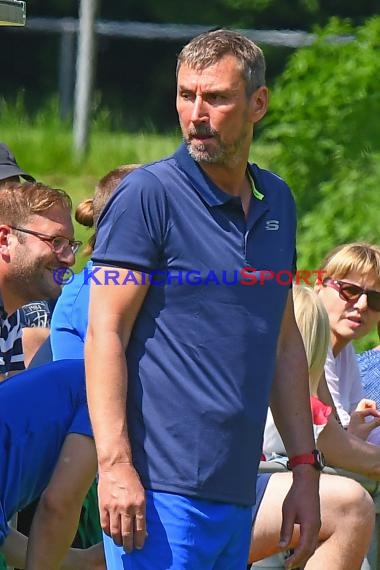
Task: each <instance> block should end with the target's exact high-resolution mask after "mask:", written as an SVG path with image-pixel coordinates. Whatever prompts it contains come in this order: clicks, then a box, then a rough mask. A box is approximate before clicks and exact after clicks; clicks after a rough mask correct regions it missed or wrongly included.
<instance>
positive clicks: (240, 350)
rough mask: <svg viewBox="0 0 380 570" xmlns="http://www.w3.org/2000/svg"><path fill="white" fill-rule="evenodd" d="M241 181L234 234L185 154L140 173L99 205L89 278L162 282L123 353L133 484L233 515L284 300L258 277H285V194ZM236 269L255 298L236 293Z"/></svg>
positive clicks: (257, 439) (247, 486) (248, 489)
mask: <svg viewBox="0 0 380 570" xmlns="http://www.w3.org/2000/svg"><path fill="white" fill-rule="evenodd" d="M249 171H250V175H251V177H252V179H253V180H254V183H255V186H256V189H257V191H256V192H255V195H254V196H253V197H252V200H251V207H250V212H249V215H248V219H247V220H246V219H245V216H244V212H243V209H242V206H241V201H240V198H236V197H232V196H230V195H229V194H227V193H225V192H222V191H221V190H220V189H219V188H218V187H217V186H215V184H213V182H212V181H211V180H210V179H209V178H208V177H207V176H206V175H205V174H204V172H203V171H202V169H201V168H200V167H199V166H198V165H197V163H196V162H195V161H193V160H192V159H191V158H190V156H189V154H188V152H187V150H186V148H185V147H184V146H182V147H181V148H180V149H179V150H178V151H177V152H176V153H175V154H174V155H173V156H171V157H169V158H167V159H165V160H162V161H159V162H156V163H154V164H151V165H147V166H144V167H142V168H139V169H138V170H136V171H135V172H132V173H131V174H130V175H128V176H127V177H126V178H125V179H124V180H123V182H122V183H121V185H120V186H119V189H118V190H117V191H116V192H115V194H114V195H113V196H112V197H111V199H110V201H109V202H108V204H107V205H106V207H105V210H104V212H103V214H102V216H101V218H100V221H99V226H98V234H97V239H96V246H95V251H94V254H93V261H94V269H96V265H105V266H107V265H110V266H115V267H123V268H131V269H136V270H139V271H143V272H148V273H150V274H151V275H152V272H157V271H159V272H160V273H156V274H155V279H157V281H156V284H152V285H151V287H150V289H149V291H148V294H147V296H146V298H145V301H144V303H143V306H142V308H141V310H140V313H139V315H138V318H137V320H136V323H135V326H134V329H133V331H132V335H131V339H130V342H129V346H128V350H127V363H128V375H129V381H128V403H127V418H128V430H129V435H130V440H131V445H132V452H133V461H134V464H135V466H136V468H137V470H138V472H139V474H140V477H141V479H142V481H143V484H144V485H145V486H146V487H147V488H149V489H153V490H156V491H167V492H175V493H181V494H183V495H190V496H196V497H199V498H204V499H207V500H216V501H223V502H228V503H236V504H243V505H250V504H253V503H254V502H255V485H254V482H255V480H256V472H257V467H258V463H259V459H260V454H261V448H262V434H263V429H264V424H265V418H266V414H267V407H268V401H269V393H270V388H271V383H272V379H273V375H274V369H275V360H276V345H277V338H278V334H279V329H280V325H281V321H282V316H283V311H284V307H285V304H286V301H287V298H288V293H289V282H288V284H287V285H286V286H285V285H282V284H280V279H279V280H277V279H275V278H273V279H268V280H265V284H263V285H260V283H259V276H260V273H259V271H264V270H266V271H273V274H276V275H277V274H278V272H280V271H286V272H288V273H290V275H291V274H292V271H293V265H294V258H295V230H296V219H295V206H294V200H293V197H292V195H291V192H290V190H289V188H288V187H287V186H286V184H285V183H284V182H283V181H282V180H281V179H280V178H278V177H277V176H275V175H274V174H272V173H270V172H267V171H264V170H261V169H260V168H259V167H257V166H256V165H252V166H250V167H249ZM247 266H250V267H252V268H254V270H253V276H256V278H257V279H258V283H257V284H256V285H253V286H252V285H251V286H250V285H244V284H243V281H244V279H242V276H241V273H240V272H241V270H243V269H244V268H246V267H247ZM151 278H152V277H151ZM199 280H201V282H202V284H196V283H195V284H194V281H195V282H197V281H199ZM93 281H94V286H97V285H96V284H95V283H96V281H95V275H94V279H93ZM157 283H161V284H157ZM227 283H231V284H227ZM98 286H102V285H98ZM120 286H121V287H122V286H123V285H122V284H120ZM116 291H117V289H116Z"/></svg>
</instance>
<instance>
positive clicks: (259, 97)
mask: <svg viewBox="0 0 380 570" xmlns="http://www.w3.org/2000/svg"><path fill="white" fill-rule="evenodd" d="M268 99H269V93H268V88H267V87H266V86H265V85H263V86H261V87H259V88H258V89H256V91H255V92H254V93H252V95H251V97H250V104H249V108H250V119H251V121H252V123H253V124H255V123H258V122H259V121H260V120H261V119H262V118H263V117H264V115H265V113H266V112H267V109H268Z"/></svg>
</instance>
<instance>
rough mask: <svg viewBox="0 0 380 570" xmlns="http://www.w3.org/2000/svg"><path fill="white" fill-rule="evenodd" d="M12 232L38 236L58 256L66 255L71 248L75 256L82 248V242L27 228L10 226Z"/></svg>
mask: <svg viewBox="0 0 380 570" xmlns="http://www.w3.org/2000/svg"><path fill="white" fill-rule="evenodd" d="M9 227H10V228H12V230H16V231H18V232H22V233H24V234H30V235H32V236H36V237H37V238H38V239H40V240H42V241H46V243H48V244H50V246H51V248H52V250H53V251H54V253H57V254H58V255H60V254H62V253H64V251H65V250H66V249H67V248H68V247H70V249H71V251H72V253H73V254H74V255H75V254H76V252H77V251H78V249H79V248H80V246H81V245H82V242H81V241H78V240H75V239H69V238H67V237H64V236H49V235H47V234H41V233H40V232H34V231H33V230H27V229H25V228H18V227H16V226H9Z"/></svg>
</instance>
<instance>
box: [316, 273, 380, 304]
mask: <svg viewBox="0 0 380 570" xmlns="http://www.w3.org/2000/svg"><path fill="white" fill-rule="evenodd" d="M322 284H323V285H324V286H325V287H332V288H333V289H335V290H336V291H338V293H339V297H340V298H341V299H343V301H348V302H349V303H356V301H357V300H358V299H359V298H360V297H361V296H362V295H367V303H368V307H369V308H370V309H372V310H373V311H380V292H379V291H373V290H372V289H364V288H363V287H359V285H355V284H354V283H349V282H348V281H339V280H338V279H331V277H326V278H325V279H324V280H323V283H322Z"/></svg>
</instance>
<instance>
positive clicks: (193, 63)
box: [176, 30, 265, 97]
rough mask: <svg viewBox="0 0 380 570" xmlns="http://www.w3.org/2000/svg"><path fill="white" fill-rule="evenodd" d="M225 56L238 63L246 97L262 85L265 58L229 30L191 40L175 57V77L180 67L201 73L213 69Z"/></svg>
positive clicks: (250, 42)
mask: <svg viewBox="0 0 380 570" xmlns="http://www.w3.org/2000/svg"><path fill="white" fill-rule="evenodd" d="M225 55H233V56H235V57H236V59H237V60H238V62H239V65H240V68H241V71H242V74H243V78H244V80H245V84H246V93H247V97H250V96H251V95H252V93H254V92H255V91H256V89H258V88H259V87H261V86H263V85H265V58H264V54H263V52H262V50H261V49H260V48H259V47H258V46H257V45H256V44H255V43H254V42H253V41H252V40H250V39H248V38H247V37H245V36H243V35H242V34H239V33H238V32H233V31H231V30H216V31H212V32H206V33H204V34H200V35H199V36H196V37H195V38H193V39H192V40H191V41H190V42H189V43H188V44H187V45H185V47H184V48H183V49H182V51H181V53H180V54H179V56H178V59H177V72H176V73H177V76H178V72H179V69H180V67H181V65H183V64H185V65H187V66H189V67H190V68H192V69H196V70H202V69H205V68H206V67H209V66H210V65H214V64H215V63H217V62H218V61H219V60H221V59H222V58H223V57H224V56H225Z"/></svg>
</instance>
